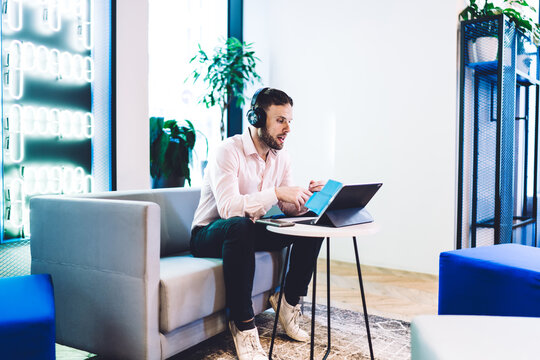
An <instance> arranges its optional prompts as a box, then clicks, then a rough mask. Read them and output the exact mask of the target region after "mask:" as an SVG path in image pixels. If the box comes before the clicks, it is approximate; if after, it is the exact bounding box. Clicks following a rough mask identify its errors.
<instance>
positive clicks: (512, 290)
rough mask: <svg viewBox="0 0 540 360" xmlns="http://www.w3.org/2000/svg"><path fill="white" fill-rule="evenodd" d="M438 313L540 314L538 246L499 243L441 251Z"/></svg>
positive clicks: (539, 250) (539, 261) (539, 255)
mask: <svg viewBox="0 0 540 360" xmlns="http://www.w3.org/2000/svg"><path fill="white" fill-rule="evenodd" d="M439 314H440V315H500V316H535V317H540V249H539V248H534V247H530V246H524V245H517V244H503V245H494V246H485V247H478V248H472V249H461V250H455V251H448V252H443V253H441V255H440V261H439Z"/></svg>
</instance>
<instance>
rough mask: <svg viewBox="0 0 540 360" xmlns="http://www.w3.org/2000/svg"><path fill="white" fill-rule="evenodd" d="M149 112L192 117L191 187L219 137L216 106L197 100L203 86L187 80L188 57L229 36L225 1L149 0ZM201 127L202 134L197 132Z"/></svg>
mask: <svg viewBox="0 0 540 360" xmlns="http://www.w3.org/2000/svg"><path fill="white" fill-rule="evenodd" d="M149 8H150V9H149V11H150V12H149V39H148V43H149V110H150V116H161V117H164V118H165V119H166V120H169V119H176V120H178V121H182V120H184V119H188V120H190V121H191V122H192V123H193V125H194V126H195V129H197V130H198V132H197V142H196V144H195V151H194V153H193V162H192V171H191V178H192V180H191V181H192V185H195V186H196V185H200V184H201V181H202V171H201V161H204V160H207V150H206V142H205V141H204V137H203V136H202V135H201V133H202V134H204V136H206V138H207V139H208V145H209V148H213V147H214V146H215V145H216V144H217V143H219V142H220V141H221V139H220V134H219V121H220V113H219V108H218V107H217V106H215V107H214V108H210V109H206V108H205V106H204V105H203V104H200V103H199V100H200V99H201V97H202V94H203V92H204V89H205V86H204V84H203V83H202V82H201V81H200V80H199V82H198V83H197V84H195V85H194V84H193V81H192V80H188V81H185V80H186V78H188V77H189V76H190V74H191V72H192V71H193V69H194V64H190V63H189V61H190V60H191V58H192V57H193V56H194V55H195V54H196V52H197V50H198V44H201V47H202V48H203V50H205V51H206V52H208V53H211V52H212V50H213V48H214V47H215V46H216V45H217V44H218V42H219V41H220V40H221V39H225V38H226V37H227V1H226V0H186V1H178V0H150V4H149ZM199 131H200V132H199Z"/></svg>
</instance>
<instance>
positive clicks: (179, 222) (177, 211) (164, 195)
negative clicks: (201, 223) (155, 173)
mask: <svg viewBox="0 0 540 360" xmlns="http://www.w3.org/2000/svg"><path fill="white" fill-rule="evenodd" d="M200 196H201V190H200V189H199V188H170V189H152V190H133V191H111V192H104V193H95V194H88V195H85V197H92V198H99V199H115V200H134V201H149V202H153V203H156V204H158V205H159V207H160V209H161V251H160V255H161V257H164V256H169V255H173V254H178V253H180V252H183V251H187V250H189V241H190V238H191V223H192V222H193V216H194V214H195V210H196V209H197V206H198V205H199V200H200Z"/></svg>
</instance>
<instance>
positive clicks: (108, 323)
mask: <svg viewBox="0 0 540 360" xmlns="http://www.w3.org/2000/svg"><path fill="white" fill-rule="evenodd" d="M30 219H31V225H30V232H31V234H30V237H31V241H30V244H31V254H32V273H50V274H51V275H52V278H53V284H54V293H55V303H56V308H57V312H56V324H57V341H58V342H59V343H62V344H65V345H68V346H73V347H75V348H79V349H84V350H86V351H90V352H93V353H97V354H99V355H102V356H105V357H114V358H128V359H159V358H161V350H160V343H159V327H158V315H159V252H160V209H159V206H158V205H157V204H155V203H151V202H142V201H122V200H102V199H91V198H68V197H62V196H41V197H36V198H33V199H31V201H30Z"/></svg>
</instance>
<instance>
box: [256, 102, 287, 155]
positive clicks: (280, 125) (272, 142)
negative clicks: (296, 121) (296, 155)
mask: <svg viewBox="0 0 540 360" xmlns="http://www.w3.org/2000/svg"><path fill="white" fill-rule="evenodd" d="M291 121H292V106H291V105H290V104H285V105H270V107H269V108H268V110H267V111H266V126H264V127H262V128H260V131H259V137H260V138H261V140H262V141H263V142H264V143H265V144H266V145H267V146H268V147H269V148H271V149H275V150H281V149H283V145H284V144H285V138H286V137H287V134H288V133H289V132H290V131H291V127H290V123H291Z"/></svg>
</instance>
